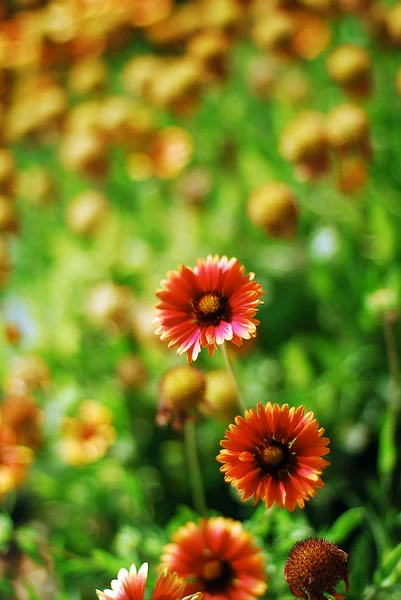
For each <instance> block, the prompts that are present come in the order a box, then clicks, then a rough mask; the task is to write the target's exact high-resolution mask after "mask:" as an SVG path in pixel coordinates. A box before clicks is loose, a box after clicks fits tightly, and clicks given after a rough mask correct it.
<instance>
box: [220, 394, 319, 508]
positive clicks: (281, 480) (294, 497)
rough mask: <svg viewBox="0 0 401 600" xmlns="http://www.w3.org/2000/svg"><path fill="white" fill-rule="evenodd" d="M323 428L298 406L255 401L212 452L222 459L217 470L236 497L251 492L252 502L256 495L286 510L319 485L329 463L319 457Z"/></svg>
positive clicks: (312, 492) (246, 497) (269, 504)
mask: <svg viewBox="0 0 401 600" xmlns="http://www.w3.org/2000/svg"><path fill="white" fill-rule="evenodd" d="M323 433H324V429H323V428H322V427H321V428H320V429H319V425H318V423H317V421H316V419H315V418H314V415H313V413H312V412H308V413H306V414H305V407H304V406H300V407H299V408H291V409H290V408H289V406H288V404H284V405H283V406H282V407H281V408H280V407H279V406H278V404H274V405H272V404H271V403H270V402H268V403H267V404H266V406H263V404H261V403H260V402H259V403H258V405H257V409H256V411H255V410H254V409H252V408H251V409H249V410H246V411H245V417H244V418H243V417H236V418H235V425H230V428H229V430H227V431H226V438H227V439H224V440H223V441H222V442H221V445H222V446H223V448H224V450H221V451H220V454H219V455H218V456H217V460H218V461H219V462H221V463H223V465H222V466H221V467H220V470H221V471H222V472H223V473H224V479H225V481H227V482H229V483H231V484H232V485H233V486H234V487H236V488H237V489H238V491H239V492H240V493H241V494H242V500H247V499H248V498H250V497H251V496H254V504H256V502H257V501H258V499H260V500H262V501H264V502H266V506H267V507H270V506H272V505H273V503H274V502H276V503H277V504H278V506H280V508H284V507H286V508H288V510H289V511H291V512H292V511H293V510H294V509H295V506H296V505H298V506H299V507H300V508H304V506H305V500H309V499H310V498H311V497H313V496H315V494H316V488H321V487H323V486H324V484H323V482H322V480H321V478H320V475H321V474H322V471H323V469H324V468H325V467H326V466H327V465H328V464H329V463H328V462H327V461H326V460H324V458H322V457H323V456H324V455H325V454H328V452H329V449H328V448H327V445H328V444H329V439H328V438H325V437H322V436H323Z"/></svg>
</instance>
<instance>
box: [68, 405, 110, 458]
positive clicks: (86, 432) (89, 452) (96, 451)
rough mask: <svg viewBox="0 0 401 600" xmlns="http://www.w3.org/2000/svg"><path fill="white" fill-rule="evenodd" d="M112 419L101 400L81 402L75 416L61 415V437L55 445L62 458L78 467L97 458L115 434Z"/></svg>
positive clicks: (105, 449) (101, 455) (104, 451)
mask: <svg viewBox="0 0 401 600" xmlns="http://www.w3.org/2000/svg"><path fill="white" fill-rule="evenodd" d="M111 422H112V414H111V412H110V410H109V409H108V408H106V407H105V406H103V405H102V404H100V402H96V400H85V402H82V404H81V405H80V407H79V409H78V417H77V418H73V417H65V418H64V422H63V427H62V433H61V436H62V437H61V440H60V441H59V445H58V449H59V454H60V456H61V458H62V459H63V461H64V462H66V463H67V464H69V465H73V466H78V465H87V464H91V463H94V462H96V461H97V460H100V459H101V458H102V457H103V456H104V455H105V454H106V451H107V449H108V448H109V447H110V446H111V445H112V444H113V442H114V440H115V437H116V432H115V429H114V427H113V426H112V424H111Z"/></svg>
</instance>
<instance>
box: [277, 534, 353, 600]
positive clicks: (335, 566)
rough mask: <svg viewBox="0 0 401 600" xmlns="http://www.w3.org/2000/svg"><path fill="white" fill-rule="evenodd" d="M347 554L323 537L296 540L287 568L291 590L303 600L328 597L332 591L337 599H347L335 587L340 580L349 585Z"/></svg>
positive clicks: (347, 586) (286, 577)
mask: <svg viewBox="0 0 401 600" xmlns="http://www.w3.org/2000/svg"><path fill="white" fill-rule="evenodd" d="M347 558H348V556H347V554H346V553H345V552H344V551H343V550H340V548H338V547H337V546H336V545H335V544H332V543H331V542H328V541H327V540H323V539H320V538H306V539H304V540H300V541H299V542H297V543H296V544H295V545H294V546H293V547H292V548H291V550H290V552H289V554H288V559H287V562H286V563H285V567H284V576H285V580H286V582H287V583H288V585H289V588H290V590H291V593H292V594H294V596H296V597H297V598H303V599H304V600H307V599H308V596H310V600H326V596H325V595H324V593H326V594H330V595H331V596H333V597H334V598H335V599H336V600H344V598H345V596H344V594H339V593H338V592H336V591H335V590H334V587H335V586H336V585H337V583H339V582H340V581H344V582H345V590H346V591H347V592H348V588H349V571H348V569H347Z"/></svg>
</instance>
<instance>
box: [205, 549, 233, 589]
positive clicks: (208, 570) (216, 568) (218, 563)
mask: <svg viewBox="0 0 401 600" xmlns="http://www.w3.org/2000/svg"><path fill="white" fill-rule="evenodd" d="M233 577H234V572H233V570H232V568H231V566H230V565H229V564H228V563H227V562H225V561H222V560H219V559H217V558H211V559H210V560H208V561H207V562H205V563H204V565H203V566H202V569H201V573H200V579H201V581H202V583H203V587H204V589H205V591H206V592H209V594H212V595H213V594H222V593H224V591H225V590H226V589H227V586H228V585H230V584H231V582H232V579H233Z"/></svg>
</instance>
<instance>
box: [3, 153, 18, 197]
mask: <svg viewBox="0 0 401 600" xmlns="http://www.w3.org/2000/svg"><path fill="white" fill-rule="evenodd" d="M15 179H16V169H15V161H14V157H13V155H12V154H11V152H10V151H9V150H7V149H6V148H0V193H1V194H4V195H6V196H8V197H10V198H12V197H13V196H14V195H15V191H16V190H15V187H16V186H15Z"/></svg>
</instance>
